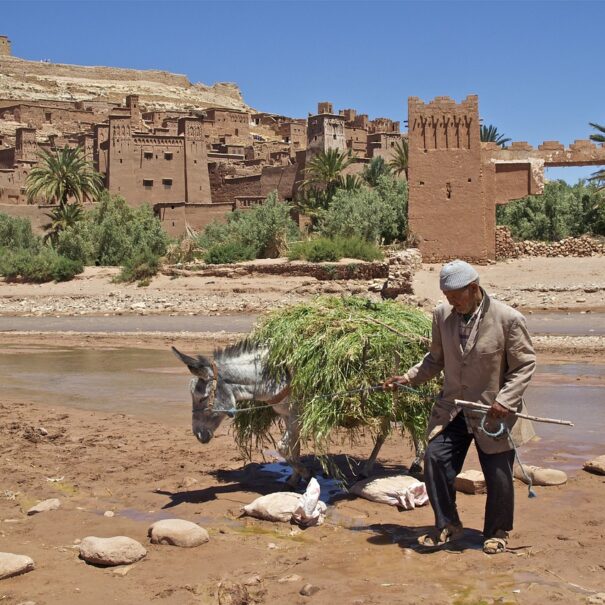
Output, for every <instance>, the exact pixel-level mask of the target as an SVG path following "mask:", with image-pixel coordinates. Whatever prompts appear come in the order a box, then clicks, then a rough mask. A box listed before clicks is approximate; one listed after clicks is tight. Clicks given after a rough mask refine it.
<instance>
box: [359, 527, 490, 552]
mask: <svg viewBox="0 0 605 605" xmlns="http://www.w3.org/2000/svg"><path fill="white" fill-rule="evenodd" d="M434 529H435V528H434V527H433V526H432V525H426V526H420V527H406V526H404V525H397V524H394V523H374V524H372V525H366V526H362V527H356V528H355V530H356V531H367V532H373V533H374V535H372V536H370V537H369V538H368V542H369V543H370V544H375V545H387V544H389V545H390V544H397V545H398V546H399V547H400V548H410V549H412V550H414V551H415V552H417V553H419V554H430V553H434V552H441V551H443V552H450V553H455V552H464V551H465V550H481V549H482V548H483V534H482V533H481V532H480V531H479V530H477V529H469V528H465V530H464V533H463V534H462V537H461V538H459V539H457V540H456V541H454V542H450V543H448V544H445V545H443V546H436V547H427V546H422V545H420V544H418V538H419V537H420V536H422V535H424V534H428V533H430V532H432V531H434Z"/></svg>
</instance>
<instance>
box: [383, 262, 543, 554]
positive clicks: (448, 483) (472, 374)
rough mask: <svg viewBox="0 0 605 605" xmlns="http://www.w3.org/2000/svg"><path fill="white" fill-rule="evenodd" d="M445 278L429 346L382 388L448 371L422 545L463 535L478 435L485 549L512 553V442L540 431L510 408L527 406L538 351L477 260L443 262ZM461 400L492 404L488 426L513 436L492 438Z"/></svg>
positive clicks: (434, 431)
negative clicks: (461, 476) (462, 507)
mask: <svg viewBox="0 0 605 605" xmlns="http://www.w3.org/2000/svg"><path fill="white" fill-rule="evenodd" d="M439 283H440V288H441V290H442V292H443V294H444V296H445V297H446V298H447V301H448V304H442V305H439V306H438V307H437V308H436V309H435V311H434V313H433V327H432V340H431V346H430V351H429V352H428V353H427V355H426V356H425V357H424V359H423V360H422V361H421V362H420V363H418V364H417V365H415V366H414V367H413V368H411V369H410V370H408V371H407V372H406V373H405V374H404V375H403V376H392V377H391V378H389V379H388V380H387V381H386V382H385V385H384V386H385V388H391V389H394V388H396V386H397V385H396V383H400V384H404V385H411V386H415V385H419V384H422V383H424V382H426V381H428V380H430V379H431V378H434V377H436V376H438V375H439V373H440V372H441V371H442V370H443V372H444V383H443V390H442V392H441V393H440V395H439V398H438V400H437V401H436V402H435V404H434V406H433V410H432V414H431V417H430V420H429V425H428V429H427V432H428V441H429V443H428V446H427V450H426V454H425V481H426V486H427V491H428V494H429V499H430V502H431V506H432V507H433V511H434V513H435V525H436V529H435V531H434V532H433V533H431V534H428V535H426V536H422V537H421V538H420V539H419V542H420V543H421V544H424V545H426V546H439V545H442V544H445V543H446V542H449V541H450V540H454V539H456V538H458V537H460V535H461V533H462V523H461V522H460V518H459V516H458V511H457V509H456V490H455V489H454V480H455V478H456V475H458V473H460V471H461V470H462V465H463V464H464V459H465V457H466V453H467V451H468V448H469V446H470V443H471V441H473V439H474V441H475V444H476V446H477V451H478V453H479V461H480V463H481V468H482V470H483V474H484V476H485V482H486V487H487V502H486V506H485V521H484V527H483V535H484V544H483V550H484V552H486V553H488V554H496V553H499V552H504V551H505V550H506V543H507V538H508V532H509V531H511V530H512V528H513V509H514V492H513V472H512V470H513V462H514V450H513V445H512V443H511V439H512V441H513V442H514V443H515V445H520V444H521V443H525V442H526V441H527V440H528V439H530V438H531V437H533V435H534V433H533V428H532V426H531V423H530V422H529V421H526V420H521V419H517V417H516V416H514V415H512V414H511V413H510V412H518V411H522V408H523V399H522V397H523V393H524V392H525V389H526V388H527V385H528V383H529V380H530V378H531V376H532V374H533V372H534V368H535V359H536V358H535V353H534V349H533V346H532V343H531V339H530V337H529V334H528V332H527V328H526V326H525V319H524V317H523V316H522V315H521V314H520V313H519V312H517V311H515V310H514V309H512V308H511V307H509V306H508V305H505V304H503V303H501V302H499V301H497V300H495V299H493V298H490V297H489V296H488V295H487V294H486V292H485V290H483V288H481V286H480V285H479V275H478V274H477V271H475V269H474V268H473V267H472V266H471V265H469V264H468V263H466V262H464V261H461V260H455V261H452V262H450V263H448V264H446V265H444V266H443V268H442V269H441V273H440V275H439ZM455 399H464V400H466V401H474V402H480V403H483V404H487V405H489V406H491V407H490V409H489V412H488V418H487V422H486V423H485V428H486V429H487V430H488V431H489V432H491V433H496V432H498V431H497V428H498V427H499V426H500V423H501V422H503V423H504V424H505V425H506V426H507V427H508V429H509V431H510V433H509V431H506V430H504V431H503V432H502V434H501V435H500V436H498V437H493V436H489V435H488V434H487V433H486V432H485V431H484V430H483V429H482V428H481V426H480V425H481V420H482V418H483V416H482V415H481V414H479V413H477V412H473V411H470V410H468V409H466V408H465V409H464V410H461V409H460V408H458V407H456V405H455V404H454V400H455Z"/></svg>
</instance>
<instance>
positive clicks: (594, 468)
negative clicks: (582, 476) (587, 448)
mask: <svg viewBox="0 0 605 605" xmlns="http://www.w3.org/2000/svg"><path fill="white" fill-rule="evenodd" d="M584 470H585V471H588V472H589V473H595V474H597V475H605V455H603V456H598V457H597V458H594V459H593V460H589V461H588V462H585V463H584Z"/></svg>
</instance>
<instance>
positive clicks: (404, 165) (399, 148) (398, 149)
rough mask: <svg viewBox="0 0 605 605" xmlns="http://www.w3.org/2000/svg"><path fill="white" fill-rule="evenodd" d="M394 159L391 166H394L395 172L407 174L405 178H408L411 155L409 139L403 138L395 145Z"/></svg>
mask: <svg viewBox="0 0 605 605" xmlns="http://www.w3.org/2000/svg"><path fill="white" fill-rule="evenodd" d="M393 150H394V155H393V159H392V160H391V161H390V162H389V166H390V167H391V168H392V170H393V172H394V173H395V174H401V173H402V172H403V173H404V174H405V178H406V180H407V178H408V157H409V144H408V140H407V139H401V141H399V142H398V143H397V144H396V145H395V147H394V149H393Z"/></svg>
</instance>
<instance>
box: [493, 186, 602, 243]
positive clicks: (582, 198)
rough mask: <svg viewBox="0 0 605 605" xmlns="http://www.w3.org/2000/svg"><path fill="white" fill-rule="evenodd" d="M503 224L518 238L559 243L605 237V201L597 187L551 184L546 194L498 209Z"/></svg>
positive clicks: (545, 189) (498, 215) (545, 187)
mask: <svg viewBox="0 0 605 605" xmlns="http://www.w3.org/2000/svg"><path fill="white" fill-rule="evenodd" d="M496 218H497V222H498V224H499V225H506V226H507V227H508V228H509V229H510V231H511V234H512V235H513V237H514V238H516V239H521V240H524V239H528V240H544V241H558V240H561V239H563V238H565V237H570V236H578V235H582V234H592V235H605V199H604V197H603V194H602V193H601V192H599V191H598V190H597V187H596V185H594V184H588V185H587V184H586V183H585V182H584V181H579V182H578V183H577V184H576V185H573V186H571V185H568V184H567V183H565V182H564V181H551V182H549V183H546V185H545V186H544V193H543V194H542V195H530V196H528V197H525V198H523V199H520V200H517V201H514V202H509V203H508V204H505V205H501V206H497V207H496Z"/></svg>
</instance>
